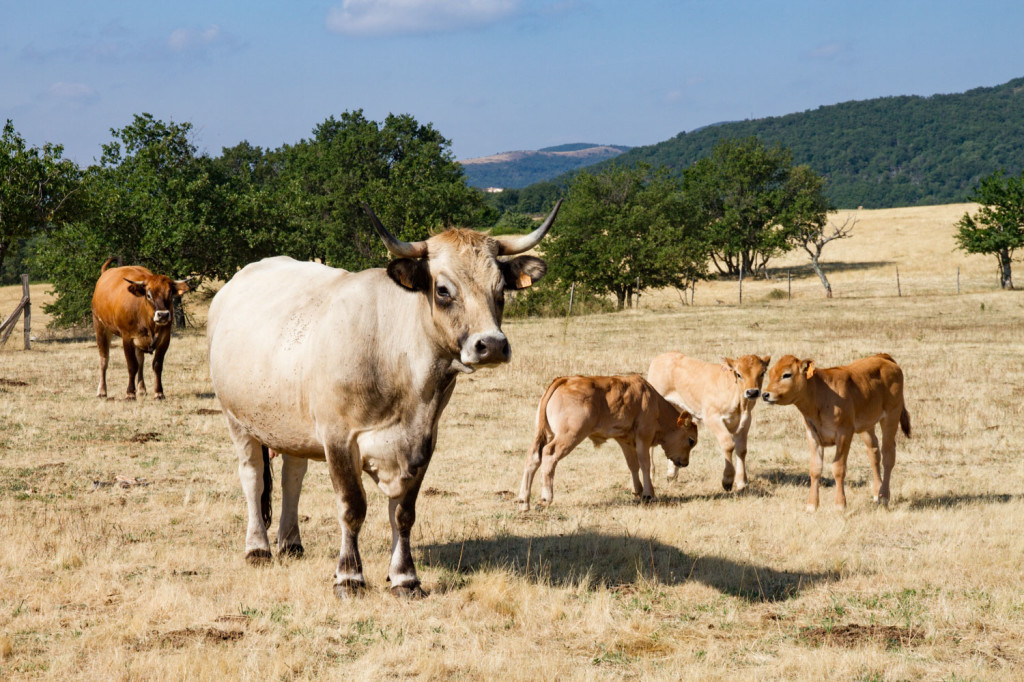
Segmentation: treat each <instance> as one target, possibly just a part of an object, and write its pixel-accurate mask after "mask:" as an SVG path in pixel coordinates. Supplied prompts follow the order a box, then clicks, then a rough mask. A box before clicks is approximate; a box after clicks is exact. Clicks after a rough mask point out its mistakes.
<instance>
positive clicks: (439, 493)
mask: <svg viewBox="0 0 1024 682" xmlns="http://www.w3.org/2000/svg"><path fill="white" fill-rule="evenodd" d="M423 494H424V495H426V496H427V497H455V493H453V492H451V491H450V490H440V489H439V488H424V490H423Z"/></svg>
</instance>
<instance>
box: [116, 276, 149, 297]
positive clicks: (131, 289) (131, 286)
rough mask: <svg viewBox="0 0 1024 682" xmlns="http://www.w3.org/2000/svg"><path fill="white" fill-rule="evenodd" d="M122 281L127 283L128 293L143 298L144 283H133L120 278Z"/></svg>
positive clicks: (144, 293)
mask: <svg viewBox="0 0 1024 682" xmlns="http://www.w3.org/2000/svg"><path fill="white" fill-rule="evenodd" d="M121 279H123V280H124V281H126V282H128V293H130V294H132V295H133V296H145V295H146V283H145V282H133V281H132V280H130V279H128V278H127V277H122V278H121Z"/></svg>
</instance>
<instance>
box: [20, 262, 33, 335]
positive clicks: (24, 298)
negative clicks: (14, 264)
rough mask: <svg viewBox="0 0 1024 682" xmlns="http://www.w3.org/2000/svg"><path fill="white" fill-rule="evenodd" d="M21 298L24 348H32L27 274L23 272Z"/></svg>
mask: <svg viewBox="0 0 1024 682" xmlns="http://www.w3.org/2000/svg"><path fill="white" fill-rule="evenodd" d="M21 300H22V301H24V302H25V307H24V311H25V313H24V318H23V319H24V322H25V330H24V331H25V350H31V349H32V301H30V300H29V296H28V274H27V273H23V274H22V275H21Z"/></svg>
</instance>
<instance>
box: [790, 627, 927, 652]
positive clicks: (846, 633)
mask: <svg viewBox="0 0 1024 682" xmlns="http://www.w3.org/2000/svg"><path fill="white" fill-rule="evenodd" d="M800 639H801V640H803V641H804V642H806V643H808V644H812V645H814V646H822V645H829V646H841V647H846V648H848V649H852V648H855V647H859V646H862V645H863V644H867V643H882V644H885V645H886V646H887V647H889V648H899V647H904V646H910V645H914V644H920V643H921V642H922V641H924V634H923V633H922V632H921V631H920V630H915V629H914V628H901V627H898V626H896V625H858V624H856V623H850V624H849V625H837V626H835V627H821V628H810V629H808V630H804V631H803V632H801V633H800Z"/></svg>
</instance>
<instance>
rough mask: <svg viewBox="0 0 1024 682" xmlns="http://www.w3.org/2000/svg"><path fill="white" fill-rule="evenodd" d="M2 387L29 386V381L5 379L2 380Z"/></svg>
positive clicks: (0, 379) (0, 380) (0, 381)
mask: <svg viewBox="0 0 1024 682" xmlns="http://www.w3.org/2000/svg"><path fill="white" fill-rule="evenodd" d="M0 386H28V382H27V381H19V380H18V379H3V378H0Z"/></svg>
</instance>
